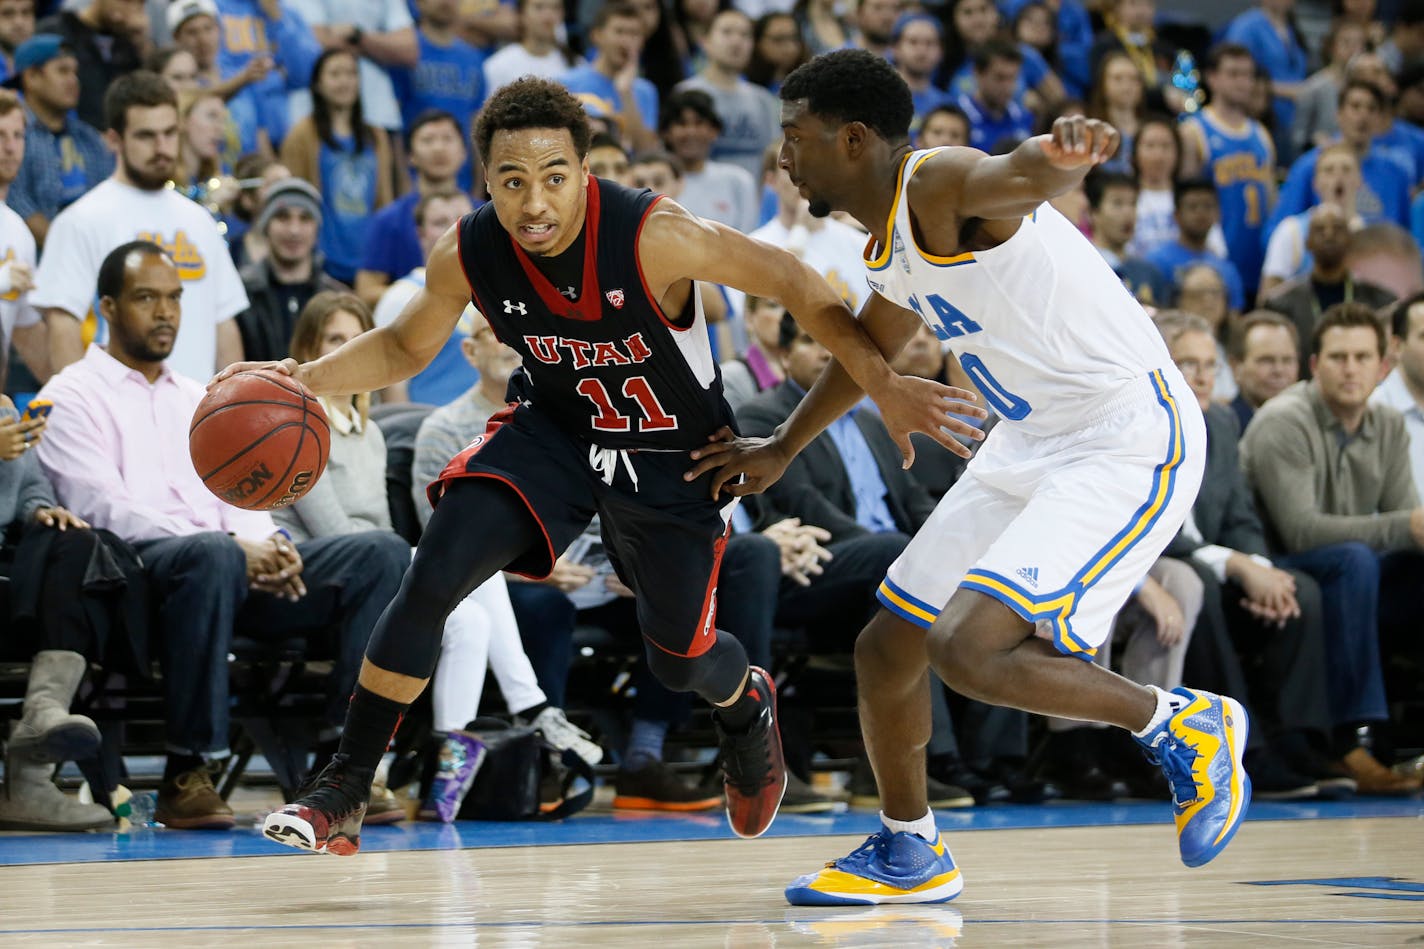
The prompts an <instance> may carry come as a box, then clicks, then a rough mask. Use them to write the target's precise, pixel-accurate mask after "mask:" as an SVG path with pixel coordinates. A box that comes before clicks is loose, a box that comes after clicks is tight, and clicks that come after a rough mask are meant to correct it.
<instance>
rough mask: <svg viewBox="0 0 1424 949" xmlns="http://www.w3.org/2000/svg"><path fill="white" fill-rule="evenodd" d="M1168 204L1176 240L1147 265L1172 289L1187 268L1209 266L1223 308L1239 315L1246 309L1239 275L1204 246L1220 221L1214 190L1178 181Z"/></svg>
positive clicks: (1198, 182)
mask: <svg viewBox="0 0 1424 949" xmlns="http://www.w3.org/2000/svg"><path fill="white" fill-rule="evenodd" d="M1172 200H1173V202H1174V203H1175V204H1176V208H1177V232H1178V234H1177V239H1176V240H1175V241H1169V242H1167V243H1165V244H1162V245H1160V246H1158V247H1156V248H1154V249H1153V250H1152V251H1151V252H1150V253H1148V255H1147V262H1148V263H1149V264H1151V265H1152V266H1154V267H1156V268H1157V269H1158V270H1160V271H1161V272H1162V276H1163V277H1165V278H1166V279H1167V280H1168V281H1169V282H1170V283H1172V284H1173V285H1180V282H1181V275H1182V272H1183V271H1184V270H1185V269H1186V268H1187V267H1188V266H1190V265H1191V264H1196V263H1203V264H1210V265H1211V266H1212V267H1214V268H1215V269H1216V272H1217V273H1219V274H1221V280H1222V283H1224V284H1225V285H1226V302H1227V305H1228V306H1230V307H1231V309H1233V310H1236V311H1237V312H1240V311H1241V310H1242V309H1243V308H1244V307H1245V305H1246V290H1245V288H1244V287H1243V286H1242V284H1241V272H1240V271H1238V270H1237V269H1236V266H1235V265H1234V264H1232V262H1231V261H1229V260H1227V259H1226V258H1225V257H1219V256H1217V255H1216V254H1214V253H1212V252H1211V251H1210V250H1209V249H1208V248H1207V246H1206V239H1207V235H1208V234H1210V233H1211V229H1212V228H1213V227H1215V226H1216V224H1217V221H1218V220H1219V219H1220V217H1221V205H1220V202H1219V201H1218V200H1217V197H1216V186H1215V185H1213V184H1212V183H1211V182H1210V181H1207V180H1206V179H1205V178H1193V179H1189V180H1187V181H1179V182H1177V184H1176V185H1175V186H1174V187H1173V188H1172Z"/></svg>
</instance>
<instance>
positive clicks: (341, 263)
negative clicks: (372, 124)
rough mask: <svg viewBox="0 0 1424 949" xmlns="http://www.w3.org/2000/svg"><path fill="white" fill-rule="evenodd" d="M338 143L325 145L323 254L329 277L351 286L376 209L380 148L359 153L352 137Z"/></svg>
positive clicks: (371, 146) (323, 146) (322, 178)
mask: <svg viewBox="0 0 1424 949" xmlns="http://www.w3.org/2000/svg"><path fill="white" fill-rule="evenodd" d="M336 143H337V145H338V146H339V147H338V148H335V149H333V148H332V147H331V146H329V145H327V144H326V143H325V142H322V144H321V194H322V199H323V205H324V206H323V208H322V219H321V250H322V253H324V254H325V255H326V270H327V273H329V274H331V275H332V276H333V277H335V278H336V279H337V280H340V281H341V282H342V283H345V284H350V283H351V282H352V281H353V280H354V278H355V276H356V268H357V267H358V266H360V264H361V251H362V249H363V244H364V242H365V229H366V225H367V223H368V222H369V220H370V218H371V215H372V213H373V212H374V211H375V207H376V174H377V170H376V148H375V146H374V145H370V144H368V145H367V146H366V148H365V150H364V151H362V152H359V153H358V152H357V151H356V141H355V139H354V138H351V137H349V136H346V137H343V136H336Z"/></svg>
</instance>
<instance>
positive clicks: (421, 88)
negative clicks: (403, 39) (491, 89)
mask: <svg viewBox="0 0 1424 949" xmlns="http://www.w3.org/2000/svg"><path fill="white" fill-rule="evenodd" d="M416 35H417V36H418V37H419V38H420V62H419V63H418V64H417V65H415V66H412V67H404V68H400V69H392V70H390V73H391V82H392V83H393V84H394V85H395V89H396V98H397V99H399V100H400V106H401V118H402V119H403V120H404V121H405V124H406V127H407V128H408V127H409V126H410V125H411V123H412V122H413V121H414V120H415V117H416V116H417V115H419V114H420V113H422V112H424V111H426V110H427V109H441V110H443V111H445V112H449V113H450V114H451V115H453V116H454V117H455V118H457V119H459V120H460V127H461V128H463V129H465V130H466V131H468V130H469V128H470V121H471V119H472V118H473V117H474V114H475V113H476V112H478V111H479V110H480V106H481V105H482V104H484V101H485V78H484V67H485V54H484V53H482V52H480V51H479V50H477V49H475V48H474V47H473V46H471V45H470V44H469V43H466V42H465V41H464V40H461V39H456V40H455V41H454V42H452V43H451V44H450V45H449V46H437V45H436V44H435V43H432V42H431V41H430V39H429V37H427V36H426V35H425V34H424V33H420V32H417V34H416Z"/></svg>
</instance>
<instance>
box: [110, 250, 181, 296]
mask: <svg viewBox="0 0 1424 949" xmlns="http://www.w3.org/2000/svg"><path fill="white" fill-rule="evenodd" d="M133 253H138V254H141V255H143V256H144V257H148V256H158V257H162V258H163V259H164V260H168V261H171V260H172V258H170V257H169V256H168V251H166V250H164V249H163V248H162V247H159V246H158V245H157V244H155V243H154V242H153V241H129V242H128V243H127V244H120V245H119V246H118V247H115V248H114V249H113V250H111V251H109V256H107V257H105V258H104V262H103V263H102V264H100V265H99V281H98V290H99V297H100V299H103V298H104V297H109V298H110V299H114V300H117V299H118V298H119V296H120V294H122V293H123V292H124V274H125V272H126V271H127V270H128V262H129V255H130V254H133Z"/></svg>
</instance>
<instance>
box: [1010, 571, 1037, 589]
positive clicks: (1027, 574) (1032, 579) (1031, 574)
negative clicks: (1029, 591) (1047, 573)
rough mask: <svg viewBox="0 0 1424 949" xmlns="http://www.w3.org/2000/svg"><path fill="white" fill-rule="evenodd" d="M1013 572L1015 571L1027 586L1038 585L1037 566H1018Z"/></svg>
mask: <svg viewBox="0 0 1424 949" xmlns="http://www.w3.org/2000/svg"><path fill="white" fill-rule="evenodd" d="M1015 572H1016V573H1017V574H1018V575H1019V576H1020V577H1022V578H1023V579H1024V580H1025V581H1026V582H1027V583H1028V585H1029V586H1033V587H1036V586H1038V568H1037V567H1020V568H1019V569H1018V570H1017V571H1015Z"/></svg>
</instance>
